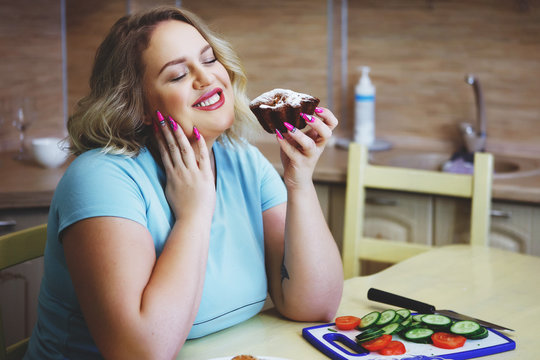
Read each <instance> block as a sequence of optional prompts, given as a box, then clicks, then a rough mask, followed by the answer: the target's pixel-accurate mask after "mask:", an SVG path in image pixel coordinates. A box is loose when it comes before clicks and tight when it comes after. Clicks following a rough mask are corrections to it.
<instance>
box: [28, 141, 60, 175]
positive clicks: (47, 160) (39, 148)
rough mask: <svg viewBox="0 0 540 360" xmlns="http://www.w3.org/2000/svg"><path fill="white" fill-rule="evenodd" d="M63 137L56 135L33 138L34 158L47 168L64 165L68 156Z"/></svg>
mask: <svg viewBox="0 0 540 360" xmlns="http://www.w3.org/2000/svg"><path fill="white" fill-rule="evenodd" d="M64 147H65V144H64V140H63V139H59V138H55V137H46V138H35V139H32V151H33V154H34V160H36V162H37V163H38V164H39V165H41V166H43V167H45V168H56V167H59V166H60V165H62V164H63V163H64V162H65V161H66V159H67V157H68V153H67V150H65V149H64Z"/></svg>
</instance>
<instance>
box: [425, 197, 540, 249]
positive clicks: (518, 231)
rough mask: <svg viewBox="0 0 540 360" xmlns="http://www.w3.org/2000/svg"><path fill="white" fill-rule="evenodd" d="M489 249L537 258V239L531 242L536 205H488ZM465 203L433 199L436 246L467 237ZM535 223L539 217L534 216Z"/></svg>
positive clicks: (500, 202)
mask: <svg viewBox="0 0 540 360" xmlns="http://www.w3.org/2000/svg"><path fill="white" fill-rule="evenodd" d="M491 209H492V210H491V213H492V216H491V232H490V239H489V244H490V246H492V247H496V248H500V249H504V250H508V251H513V252H519V253H524V254H533V255H540V251H539V250H540V249H538V245H536V244H537V243H538V240H540V239H537V240H536V241H535V240H534V236H536V233H535V231H534V226H535V225H534V224H535V214H540V213H539V212H538V206H535V205H533V204H526V203H518V202H508V201H500V200H494V201H493V203H492V205H491ZM469 210H470V209H469V204H468V202H467V201H466V200H463V199H452V198H437V199H435V239H436V244H437V245H444V244H451V243H466V242H468V237H469V217H470V211H469ZM536 220H537V221H536V222H538V221H540V217H539V216H538V215H536Z"/></svg>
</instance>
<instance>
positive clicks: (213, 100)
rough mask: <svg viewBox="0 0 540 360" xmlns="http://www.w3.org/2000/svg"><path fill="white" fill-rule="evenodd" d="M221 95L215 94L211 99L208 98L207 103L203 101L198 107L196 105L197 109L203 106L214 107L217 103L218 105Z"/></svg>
mask: <svg viewBox="0 0 540 360" xmlns="http://www.w3.org/2000/svg"><path fill="white" fill-rule="evenodd" d="M219 98H220V96H219V93H215V94H214V95H212V96H211V97H210V98H208V99H207V100H205V101H201V102H200V103H198V104H197V105H195V106H196V107H201V106H210V105H213V104H215V103H217V102H218V101H219Z"/></svg>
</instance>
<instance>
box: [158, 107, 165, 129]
mask: <svg viewBox="0 0 540 360" xmlns="http://www.w3.org/2000/svg"><path fill="white" fill-rule="evenodd" d="M156 114H157V118H158V121H159V123H160V124H161V126H165V119H164V118H163V115H161V112H159V110H157V111H156Z"/></svg>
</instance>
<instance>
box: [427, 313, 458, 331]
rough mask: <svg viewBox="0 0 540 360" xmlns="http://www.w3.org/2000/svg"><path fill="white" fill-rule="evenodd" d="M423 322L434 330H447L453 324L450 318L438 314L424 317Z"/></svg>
mask: <svg viewBox="0 0 540 360" xmlns="http://www.w3.org/2000/svg"><path fill="white" fill-rule="evenodd" d="M422 322H423V323H424V324H426V325H427V326H428V327H430V328H432V329H447V328H449V327H450V325H451V324H452V320H450V318H449V317H447V316H443V315H437V314H427V315H424V316H422Z"/></svg>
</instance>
